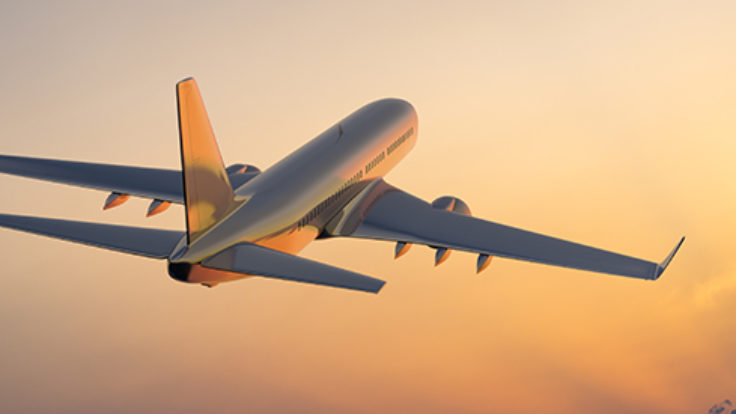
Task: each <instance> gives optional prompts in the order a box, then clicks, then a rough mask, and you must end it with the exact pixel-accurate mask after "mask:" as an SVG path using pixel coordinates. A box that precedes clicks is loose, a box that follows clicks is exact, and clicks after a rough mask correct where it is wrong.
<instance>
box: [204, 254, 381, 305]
mask: <svg viewBox="0 0 736 414" xmlns="http://www.w3.org/2000/svg"><path fill="white" fill-rule="evenodd" d="M202 265H203V266H205V267H210V268H213V269H219V270H225V271H229V272H237V273H244V274H249V275H259V276H265V277H271V278H276V279H284V280H293V281H296V282H304V283H313V284H317V285H325V286H332V287H338V288H345V289H353V290H361V291H364V292H371V293H378V291H379V290H381V288H382V287H383V285H384V283H386V282H384V281H383V280H379V279H374V278H372V277H369V276H364V275H361V274H358V273H355V272H351V271H349V270H345V269H340V268H338V267H334V266H330V265H326V264H323V263H319V262H315V261H313V260H309V259H305V258H303V257H298V256H294V255H291V254H287V253H282V252H279V251H277V250H273V249H269V248H266V247H263V246H258V245H256V244H251V243H241V244H236V245H235V246H232V247H230V248H228V249H225V250H223V251H222V252H220V253H218V254H216V255H214V256H212V257H210V258H208V259H205V260H203V261H202Z"/></svg>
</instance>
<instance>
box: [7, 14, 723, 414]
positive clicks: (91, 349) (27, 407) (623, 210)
mask: <svg viewBox="0 0 736 414" xmlns="http://www.w3.org/2000/svg"><path fill="white" fill-rule="evenodd" d="M734 21H736V3H734V2H732V1H704V2H690V1H676V0H675V1H631V2H629V1H610V2H606V1H603V2H586V1H560V2H542V1H507V2H492V1H482V2H468V1H456V2H435V1H371V2H318V1H315V2H287V1H282V2H275V1H274V2H261V3H259V2H242V1H241V2H224V1H207V2H195V1H159V2H138V1H128V2H92V1H90V2H80V1H68V2H54V1H35V2H20V1H5V2H2V3H1V4H0V39H2V42H0V62H2V64H1V65H0V96H1V97H2V99H0V153H3V154H14V155H27V156H39V157H50V158H59V159H70V160H81V161H93V162H105V163H116V164H129V165H139V166H153V167H161V168H179V153H178V138H177V130H176V125H177V124H176V105H175V94H174V85H175V83H176V82H177V81H178V80H180V79H182V78H184V77H187V76H194V77H195V78H196V79H197V81H198V83H199V87H200V89H201V91H202V94H203V97H204V100H205V102H206V104H207V108H208V111H209V114H210V119H211V121H212V124H213V127H214V130H215V133H216V135H217V137H218V141H219V144H220V148H221V151H222V154H223V158H224V160H225V162H226V163H227V164H231V163H238V162H245V163H249V164H253V165H256V166H258V167H259V168H261V169H265V168H268V166H270V165H272V164H273V163H275V162H276V161H278V160H279V159H281V158H282V157H284V156H286V155H287V154H289V153H290V152H291V151H293V150H295V149H296V148H298V147H299V146H301V145H302V144H303V143H305V142H307V141H308V140H309V139H311V138H312V137H314V136H316V135H318V134H319V133H320V132H322V131H323V130H325V129H326V128H328V127H330V126H331V125H334V123H335V122H337V121H338V120H340V119H341V118H342V117H344V116H346V115H348V114H349V113H351V112H352V111H354V110H356V109H358V108H359V107H361V106H362V105H364V104H366V103H369V102H371V101H373V100H376V99H380V98H385V97H398V98H403V99H406V100H408V101H409V102H411V103H412V104H413V105H414V107H415V108H416V110H417V112H418V115H419V140H418V142H417V145H416V146H415V148H414V150H413V151H412V152H411V153H410V154H409V155H408V156H407V158H406V159H405V160H404V161H403V162H402V163H401V164H399V165H398V166H397V167H396V168H395V169H394V170H393V171H392V172H391V173H390V174H389V175H388V176H387V181H388V182H390V183H391V184H393V185H396V186H398V187H400V188H402V189H404V190H405V191H408V192H410V193H412V194H415V195H417V196H418V197H421V198H423V199H425V200H429V201H431V200H433V199H435V198H437V197H440V196H443V195H454V196H457V197H460V198H461V199H463V200H464V201H465V202H466V203H468V205H469V206H470V208H471V210H472V212H473V214H474V215H476V216H478V217H483V218H486V219H489V220H493V221H496V222H500V223H504V224H508V225H512V226H516V227H521V228H526V229H530V230H534V231H538V232H542V233H545V234H550V235H554V236H557V237H562V238H567V239H571V240H575V241H578V242H582V243H587V244H591V245H595V246H598V247H602V248H606V249H611V250H615V251H619V252H624V253H627V254H631V255H634V256H637V257H643V258H646V259H650V260H655V261H659V260H661V259H663V258H664V256H665V255H666V254H667V253H668V252H669V250H670V249H671V248H672V247H673V246H674V244H675V243H676V242H677V240H678V239H679V237H681V236H683V235H686V236H687V240H686V241H685V244H684V245H683V247H682V249H681V250H680V252H679V254H678V255H677V257H676V258H675V260H674V261H673V262H672V264H671V266H670V268H669V269H668V270H667V272H665V273H664V275H663V276H662V278H661V279H659V280H658V281H656V282H648V281H640V280H634V279H628V278H621V277H612V276H605V275H598V274H593V273H589V272H583V271H577V270H570V269H561V268H554V267H549V266H543V265H537V264H530V263H524V262H518V261H513V260H507V259H494V260H493V262H492V263H491V265H490V267H489V268H488V269H487V270H486V271H485V272H484V273H482V274H481V275H476V274H475V271H474V270H475V267H474V266H475V259H476V257H475V256H473V255H470V254H467V253H463V252H454V253H453V254H452V256H451V257H450V258H449V259H448V261H446V262H445V263H443V264H442V265H441V266H439V267H437V268H435V267H434V266H433V254H434V252H433V251H432V250H431V249H429V248H427V247H423V246H415V247H413V248H412V249H411V250H410V251H409V253H407V255H405V256H404V257H402V258H401V259H399V260H396V261H394V260H393V248H394V246H393V245H392V244H390V243H385V242H370V241H360V240H342V239H341V240H325V241H319V242H315V243H313V244H311V245H310V246H308V247H307V248H306V249H305V250H304V251H303V252H302V254H303V255H304V256H305V257H308V258H311V259H315V260H320V261H324V262H327V263H330V264H332V265H336V266H340V267H344V268H347V269H351V270H354V271H357V272H360V273H364V274H368V275H372V276H375V277H379V278H381V279H384V280H386V281H387V284H386V286H385V287H384V289H383V290H382V292H381V293H380V294H379V295H370V294H364V293H358V292H350V291H343V290H339V289H331V288H324V287H317V286H310V285H304V284H298V283H289V282H282V281H276V280H265V279H258V278H253V279H249V280H243V281H238V282H234V283H230V284H223V285H220V286H218V287H216V288H214V289H207V288H204V287H200V286H196V285H186V284H183V283H179V282H176V281H173V280H171V279H170V278H169V277H168V276H167V274H166V265H165V263H164V262H161V261H155V260H150V259H144V258H139V257H133V256H127V255H124V254H121V253H115V252H109V251H104V250H99V249H93V248H90V247H85V246H79V245H74V244H71V243H66V242H60V241H56V240H51V239H46V238H43V237H40V236H34V235H28V234H24V233H18V232H15V231H11V230H0V246H2V252H1V253H0V254H2V260H3V268H4V270H3V271H2V272H1V273H0V274H1V276H0V277H1V278H2V282H3V285H2V286H3V288H2V289H1V290H0V326H1V327H2V334H0V350H1V351H2V352H0V411H1V412H3V413H16V412H18V413H20V412H23V413H41V412H58V413H93V412H108V413H133V412H179V413H199V412H203V411H207V412H217V413H234V412H244V411H245V412H264V413H268V412H274V413H276V412H302V413H322V412H344V413H372V412H385V413H404V412H423V413H450V412H452V413H488V412H504V413H512V414H513V413H537V412H552V413H562V412H564V413H590V412H595V413H620V412H628V413H683V414H684V413H701V412H702V413H707V412H708V409H709V408H710V407H711V406H712V405H713V404H716V403H719V402H721V401H723V400H725V399H727V398H731V399H733V398H736V353H734V349H736V321H735V320H734V318H733V315H734V314H736V263H734V259H733V257H734V253H733V252H734V248H736V240H735V239H734V237H735V236H734V234H733V232H734V229H736V215H734V211H736V190H735V187H734V185H733V183H734V179H735V178H736V163H734V162H733V157H734V154H736V139H734V137H735V135H736V121H735V120H736V99H735V98H734V97H735V96H736V78H735V77H734V76H733V74H734V73H736V53H734V50H736V30H734V25H733V22H734ZM0 194H2V197H0V200H1V206H0V212H3V213H14V214H29V215H38V216H44V217H61V218H68V219H74V220H85V221H97V222H105V223H115V224H124V225H133V226H146V227H155V228H168V229H183V227H184V219H183V210H182V208H181V207H180V206H174V207H172V208H171V209H169V210H168V211H166V212H165V213H163V214H161V215H159V216H155V217H153V218H148V219H146V218H145V217H144V216H145V211H146V207H147V205H148V203H149V202H150V200H142V199H131V200H130V201H129V202H128V203H126V204H124V205H123V206H121V207H117V208H115V209H112V210H109V211H104V212H103V211H102V205H103V202H104V200H105V198H106V197H107V194H105V193H103V192H100V191H93V190H86V189H78V188H72V187H66V186H62V185H58V184H51V183H43V182H38V181H32V180H28V179H23V178H18V177H10V176H0Z"/></svg>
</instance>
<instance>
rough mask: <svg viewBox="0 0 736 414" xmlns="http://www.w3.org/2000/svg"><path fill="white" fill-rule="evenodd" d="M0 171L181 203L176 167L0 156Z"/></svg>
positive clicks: (234, 178) (234, 177)
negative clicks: (166, 167)
mask: <svg viewBox="0 0 736 414" xmlns="http://www.w3.org/2000/svg"><path fill="white" fill-rule="evenodd" d="M233 167H245V165H242V164H237V165H233V166H231V167H229V168H228V173H231V172H234V171H236V170H239V168H233ZM250 171H251V170H248V172H247V173H241V174H235V173H233V174H230V182H231V184H232V186H233V188H238V187H239V186H241V185H242V184H244V183H245V181H247V180H248V179H250V178H253V177H254V176H255V175H256V174H257V173H258V171H257V169H256V171H254V172H250ZM0 173H5V174H12V175H18V176H22V177H27V178H35V179H39V180H45V181H52V182H57V183H62V184H70V185H76V186H80V187H87V188H93V189H97V190H104V191H113V192H117V193H121V194H129V195H135V196H140V197H145V198H153V199H158V200H163V201H169V202H171V203H178V204H182V203H183V202H184V197H183V195H182V188H183V187H182V180H181V171H180V170H166V169H161V168H145V167H131V166H125V165H112V164H96V163H89V162H77V161H64V160H54V159H46V158H30V157H17V156H11V155H0Z"/></svg>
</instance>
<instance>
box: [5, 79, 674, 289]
mask: <svg viewBox="0 0 736 414" xmlns="http://www.w3.org/2000/svg"><path fill="white" fill-rule="evenodd" d="M176 97H177V105H178V121H179V141H180V151H181V153H180V154H181V167H182V168H181V170H180V171H179V170H167V169H158V168H143V167H133V166H121V165H110V164H96V163H87V162H73V161H63V160H54V159H45V158H29V157H20V156H9V155H0V172H2V173H6V174H13V175H17V176H22V177H27V178H33V179H40V180H47V181H52V182H57V183H63V184H68V185H75V186H81V187H87V188H92V189H97V190H104V191H110V195H109V196H108V197H107V199H106V201H105V204H104V207H103V208H104V209H109V208H113V207H116V206H119V205H121V204H123V203H124V202H125V201H126V200H128V199H129V198H130V196H137V197H144V198H150V199H152V200H153V201H152V202H151V204H150V207H149V209H148V212H147V216H152V215H155V214H159V213H161V212H163V211H164V210H166V209H167V208H168V207H169V206H170V205H171V204H172V203H176V204H183V205H184V209H185V219H186V220H185V221H186V231H172V230H161V229H152V228H138V227H129V226H119V225H111V224H102V223H90V222H79V221H69V220H60V219H51V218H41V217H30V216H21V215H8V214H0V226H2V227H7V228H11V229H15V230H20V231H25V232H30V233H35V234H40V235H44V236H49V237H53V238H58V239H63V240H67V241H71V242H76V243H82V244H86V245H91V246H96V247H101V248H106V249H111V250H114V251H119V252H124V253H130V254H134V255H139V256H144V257H149V258H154V259H166V261H167V263H168V273H169V275H170V276H171V278H173V279H175V280H178V281H182V282H188V283H198V284H202V285H204V286H208V287H213V286H216V285H217V284H219V283H222V282H227V281H233V280H238V279H243V278H247V277H253V276H261V277H266V278H275V279H282V280H290V281H297V282H305V283H311V284H317V285H324V286H331V287H337V288H345V289H352V290H357V291H364V292H370V293H378V292H379V291H380V290H381V288H382V287H383V285H384V283H385V282H384V281H383V280H380V279H376V278H373V277H370V276H366V275H362V274H359V273H356V272H352V271H349V270H345V269H341V268H338V267H334V266H330V265H328V264H324V263H320V262H317V261H313V260H309V259H306V258H303V257H299V256H297V255H296V254H297V253H298V252H299V251H300V250H302V249H303V248H304V247H305V246H306V245H307V244H309V243H310V242H312V241H314V240H318V239H325V238H332V237H352V238H359V239H371V240H384V241H390V242H394V243H396V245H395V249H394V257H395V258H398V257H400V256H402V255H404V254H405V253H406V252H407V251H408V250H409V248H410V247H411V246H412V245H414V244H419V245H426V246H429V247H431V248H432V249H434V250H435V265H439V264H441V263H443V262H444V261H445V260H447V258H448V256H449V254H450V252H451V251H452V250H460V251H466V252H471V253H475V254H478V259H477V263H476V272H478V273H480V272H481V271H483V270H484V269H486V268H487V267H488V265H489V264H490V262H491V259H492V258H493V257H494V256H498V257H505V258H511V259H518V260H525V261H530V262H537V263H542V264H548V265H555V266H563V267H569V268H574V269H581V270H586V271H592V272H599V273H606V274H612V275H619V276H628V277H633V278H639V279H648V280H656V279H658V278H659V277H660V275H661V274H662V272H664V270H665V269H666V268H667V266H668V265H669V263H670V262H671V261H672V258H673V257H674V255H675V253H677V250H678V249H679V248H680V246H681V245H682V243H683V241H684V240H685V238H684V237H683V238H682V239H680V241H679V242H678V243H677V244H676V246H675V247H674V249H672V251H671V252H670V253H669V255H667V257H666V258H665V259H664V260H663V261H662V262H660V263H655V262H650V261H646V260H642V259H637V258H634V257H631V256H626V255H622V254H618V253H614V252H610V251H606V250H602V249H598V248H594V247H589V246H586V245H582V244H578V243H573V242H570V241H566V240H562V239H558V238H554V237H549V236H545V235H542V234H538V233H533V232H530V231H526V230H521V229H518V228H514V227H509V226H506V225H502V224H498V223H494V222H490V221H485V220H481V219H478V218H475V217H473V216H472V215H471V212H470V208H469V207H468V205H467V204H466V203H465V202H464V201H462V200H461V199H459V198H457V197H454V196H444V197H440V198H437V199H436V200H434V201H432V202H431V203H428V202H425V201H423V200H421V199H419V198H417V197H414V196H412V195H411V194H409V193H406V192H404V191H402V190H400V189H398V188H396V187H394V186H392V185H390V184H388V183H387V182H386V181H384V179H383V177H384V176H385V175H386V174H387V173H388V172H389V171H390V170H391V169H392V168H393V167H394V166H396V165H397V164H398V163H399V161H401V160H402V159H403V158H404V157H405V156H406V155H407V154H408V153H409V151H410V150H411V149H412V148H413V147H414V145H415V144H416V142H417V135H418V125H417V113H416V111H415V110H414V107H413V106H412V105H411V104H409V103H408V102H406V101H404V100H401V99H393V98H390V99H382V100H378V101H375V102H373V103H369V104H368V105H365V106H363V107H362V108H360V109H358V110H357V111H355V112H353V113H352V114H350V115H348V116H347V117H346V118H344V119H343V120H341V121H340V122H338V123H337V124H335V125H333V126H332V127H330V128H328V129H327V130H325V131H324V132H323V133H321V134H320V135H318V136H317V137H316V138H314V139H312V140H311V141H309V142H307V143H306V144H305V145H304V146H302V147H301V148H299V149H298V150H296V151H294V152H293V153H292V154H290V155H289V156H287V157H286V158H284V159H282V160H280V161H278V162H277V163H276V164H274V165H273V166H271V167H270V168H268V169H266V170H265V171H261V170H260V169H258V168H256V167H254V166H252V165H247V164H234V165H230V166H228V167H225V165H224V163H223V161H222V157H221V155H220V150H219V148H218V146H217V142H216V141H215V136H214V133H213V130H212V127H211V125H210V121H209V118H208V115H207V112H206V110H205V106H204V102H203V100H202V96H201V94H200V91H199V87H198V86H197V83H196V82H195V80H194V79H193V78H186V79H183V80H181V81H180V82H178V83H177V84H176Z"/></svg>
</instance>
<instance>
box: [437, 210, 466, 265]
mask: <svg viewBox="0 0 736 414" xmlns="http://www.w3.org/2000/svg"><path fill="white" fill-rule="evenodd" d="M432 207H434V208H438V209H440V210H447V211H452V212H453V213H458V214H463V215H466V216H472V214H470V207H468V205H467V204H466V203H465V202H464V201H463V200H461V199H459V198H457V197H452V196H444V197H440V198H438V199H436V200H434V201H433V202H432ZM435 249H436V252H435V255H434V265H435V266H439V265H440V264H442V263H443V262H444V261H445V260H447V258H448V257H450V252H452V250H450V249H448V248H446V247H435Z"/></svg>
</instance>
